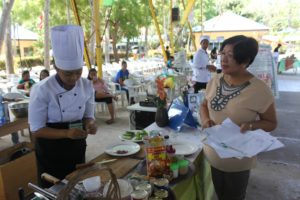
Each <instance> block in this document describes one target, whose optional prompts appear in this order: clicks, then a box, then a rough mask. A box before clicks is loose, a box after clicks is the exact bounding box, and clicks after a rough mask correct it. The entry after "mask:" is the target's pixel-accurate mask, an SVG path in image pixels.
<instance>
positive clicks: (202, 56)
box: [192, 35, 216, 93]
mask: <svg viewBox="0 0 300 200" xmlns="http://www.w3.org/2000/svg"><path fill="white" fill-rule="evenodd" d="M200 45H201V48H200V49H199V50H198V51H197V52H196V54H195V56H194V68H193V77H192V81H194V82H195V84H194V92H195V93H198V91H199V90H201V89H206V84H207V82H208V81H209V80H210V72H212V71H215V70H216V67H215V66H213V65H210V64H209V55H208V53H207V51H206V50H207V48H208V45H209V36H207V35H203V36H201V37H200Z"/></svg>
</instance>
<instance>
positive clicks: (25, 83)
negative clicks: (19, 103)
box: [17, 70, 35, 96]
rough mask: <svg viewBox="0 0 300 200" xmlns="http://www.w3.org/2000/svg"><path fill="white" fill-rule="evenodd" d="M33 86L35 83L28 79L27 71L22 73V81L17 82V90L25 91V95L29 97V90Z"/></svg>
mask: <svg viewBox="0 0 300 200" xmlns="http://www.w3.org/2000/svg"><path fill="white" fill-rule="evenodd" d="M33 84H35V81H34V80H33V79H31V78H30V73H29V71H28V70H25V71H23V72H22V79H21V80H20V81H19V83H18V86H17V89H21V90H25V95H26V96H29V94H30V89H31V87H32V86H33Z"/></svg>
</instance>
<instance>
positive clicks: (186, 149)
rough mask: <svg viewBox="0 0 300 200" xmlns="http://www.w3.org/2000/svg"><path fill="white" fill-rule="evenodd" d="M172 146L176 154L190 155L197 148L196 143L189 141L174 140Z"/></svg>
mask: <svg viewBox="0 0 300 200" xmlns="http://www.w3.org/2000/svg"><path fill="white" fill-rule="evenodd" d="M172 146H173V148H175V149H176V152H175V154H176V155H191V154H193V153H195V152H196V151H198V149H199V147H198V146H197V145H195V144H193V143H189V142H176V143H174V144H172Z"/></svg>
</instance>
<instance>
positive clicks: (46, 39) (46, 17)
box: [44, 0, 50, 70]
mask: <svg viewBox="0 0 300 200" xmlns="http://www.w3.org/2000/svg"><path fill="white" fill-rule="evenodd" d="M49 12H50V0H45V7H44V20H45V21H44V43H45V45H44V66H45V68H46V69H48V70H50V55H49V52H50V37H49V32H50V29H49Z"/></svg>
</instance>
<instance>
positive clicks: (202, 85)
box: [194, 82, 207, 93]
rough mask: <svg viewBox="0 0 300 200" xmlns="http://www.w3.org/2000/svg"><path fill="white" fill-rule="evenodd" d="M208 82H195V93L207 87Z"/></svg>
mask: <svg viewBox="0 0 300 200" xmlns="http://www.w3.org/2000/svg"><path fill="white" fill-rule="evenodd" d="M206 85H207V83H200V82H196V83H195V84H194V93H198V91H199V90H202V89H206Z"/></svg>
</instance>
